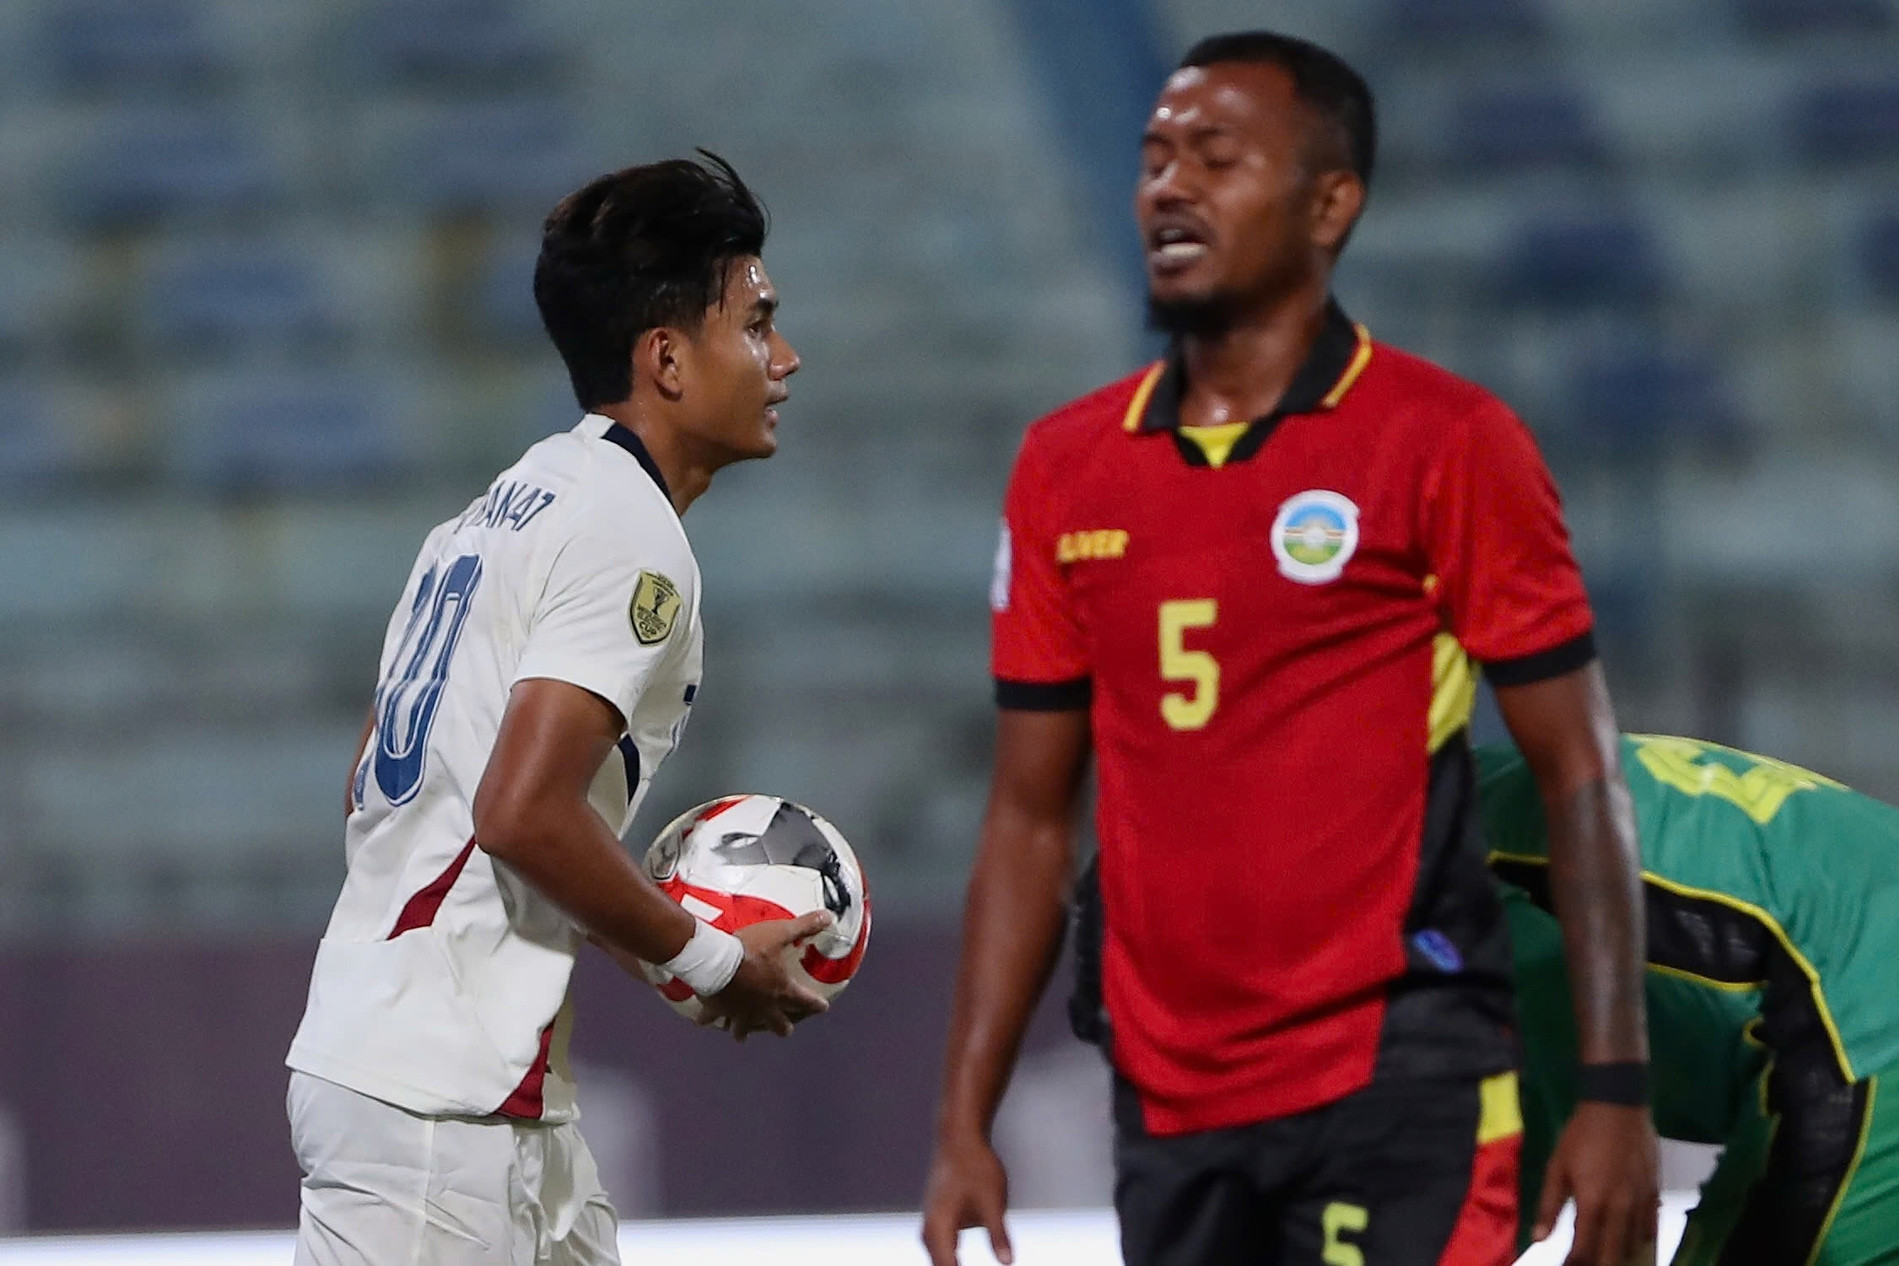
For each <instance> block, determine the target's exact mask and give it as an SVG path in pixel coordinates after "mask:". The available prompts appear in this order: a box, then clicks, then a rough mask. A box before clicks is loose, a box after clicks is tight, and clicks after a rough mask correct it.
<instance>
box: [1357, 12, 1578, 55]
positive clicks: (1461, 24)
mask: <svg viewBox="0 0 1899 1266" xmlns="http://www.w3.org/2000/svg"><path fill="white" fill-rule="evenodd" d="M1383 7H1384V13H1383V15H1382V18H1381V21H1382V23H1383V25H1384V26H1385V28H1386V29H1388V30H1393V31H1403V32H1404V33H1405V39H1406V41H1407V42H1415V43H1416V44H1424V45H1434V46H1438V47H1442V48H1445V49H1453V50H1462V49H1466V48H1468V47H1469V45H1470V44H1471V43H1473V42H1485V43H1505V44H1527V43H1531V42H1534V41H1537V40H1540V39H1542V38H1543V37H1544V36H1545V35H1546V34H1547V33H1548V30H1549V24H1548V22H1547V20H1546V19H1545V17H1544V14H1543V11H1542V9H1541V7H1540V6H1539V5H1538V4H1537V3H1536V0H1385V3H1384V6H1383Z"/></svg>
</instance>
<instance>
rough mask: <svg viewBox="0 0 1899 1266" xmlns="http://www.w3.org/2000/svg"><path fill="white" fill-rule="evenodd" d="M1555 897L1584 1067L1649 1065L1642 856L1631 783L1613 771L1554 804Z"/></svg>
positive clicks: (1547, 806)
mask: <svg viewBox="0 0 1899 1266" xmlns="http://www.w3.org/2000/svg"><path fill="white" fill-rule="evenodd" d="M1544 814H1545V818H1546V820H1547V822H1548V826H1549V855H1550V897H1551V900H1552V902H1553V903H1554V904H1555V907H1556V917H1557V919H1558V920H1559V921H1560V922H1561V924H1562V928H1563V951H1564V954H1565V957H1566V958H1567V959H1568V962H1569V979H1570V989H1571V994H1572V997H1573V998H1574V1000H1575V1008H1576V1033H1577V1039H1578V1053H1579V1055H1580V1056H1581V1059H1582V1062H1583V1063H1585V1064H1604V1063H1622V1062H1625V1061H1646V1060H1647V1059H1648V1028H1647V1022H1646V1018H1645V1016H1644V1003H1643V970H1644V969H1643V963H1644V961H1645V958H1646V955H1647V949H1646V944H1645V941H1646V936H1645V930H1644V924H1643V919H1642V882H1641V861H1640V853H1639V851H1638V849H1637V846H1636V834H1635V821H1634V811H1633V808H1632V807H1631V804H1630V801H1629V792H1628V788H1627V786H1626V785H1625V784H1624V783H1623V781H1622V776H1621V774H1620V772H1618V771H1617V770H1616V769H1615V768H1614V767H1613V766H1612V767H1611V768H1609V769H1608V770H1606V771H1604V772H1603V774H1602V775H1601V776H1599V777H1597V778H1594V779H1592V780H1589V781H1587V782H1585V783H1583V784H1582V785H1581V786H1579V787H1577V788H1576V789H1574V790H1573V791H1571V792H1569V793H1568V794H1567V795H1564V796H1559V797H1557V798H1556V802H1554V803H1552V802H1551V800H1549V799H1546V800H1545V802H1544Z"/></svg>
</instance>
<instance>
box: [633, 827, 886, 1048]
mask: <svg viewBox="0 0 1899 1266" xmlns="http://www.w3.org/2000/svg"><path fill="white" fill-rule="evenodd" d="M642 865H643V866H644V867H645V869H646V873H647V874H648V875H649V876H651V877H652V880H653V882H654V883H656V884H658V885H659V887H660V889H661V890H662V891H664V892H665V893H666V894H667V895H668V896H670V897H672V899H673V900H674V901H677V902H678V903H679V904H680V905H682V906H684V907H685V908H686V909H687V910H688V911H690V912H691V913H692V914H693V915H694V916H695V917H697V918H699V919H702V920H704V921H705V922H707V923H710V924H712V926H714V927H716V928H718V929H719V930H721V931H724V932H736V931H738V930H739V929H740V928H742V927H747V926H749V925H751V924H753V923H761V922H765V921H767V920H770V919H792V918H797V917H798V916H799V915H803V914H809V913H811V912H812V911H814V910H829V911H830V912H831V914H832V916H833V918H834V919H835V922H834V923H832V925H831V926H830V927H829V928H827V929H825V930H824V931H823V932H820V933H819V934H818V935H817V936H815V937H813V938H812V939H811V940H809V941H806V942H805V943H804V945H803V946H801V947H798V948H797V949H795V950H793V951H791V962H790V964H789V965H790V967H791V972H792V975H793V976H794V977H795V978H797V979H798V980H799V981H800V982H801V983H802V984H804V985H805V986H806V987H808V988H809V989H811V990H812V991H813V992H814V993H816V994H818V995H819V996H821V997H824V998H831V997H835V996H836V995H837V994H839V993H841V992H842V991H843V989H844V986H845V985H847V984H849V983H850V979H851V977H852V976H853V975H855V974H856V972H857V967H858V964H859V963H861V962H862V961H863V958H864V949H865V946H866V945H868V944H869V941H870V892H869V889H868V888H867V887H866V885H865V883H864V872H863V869H862V868H861V867H860V866H859V865H858V864H857V855H856V854H855V853H853V852H852V851H851V846H850V844H848V843H847V842H846V841H845V839H844V837H843V835H842V834H840V833H839V832H838V829H837V828H836V827H834V826H832V825H831V824H830V823H829V822H827V821H825V820H824V818H822V817H820V816H819V815H818V814H816V813H813V812H812V811H811V810H810V809H807V808H805V807H804V806H803V805H801V804H796V803H794V802H792V801H790V800H784V799H781V798H780V797H778V796H761V795H744V796H727V797H725V798H723V799H720V800H714V801H711V802H710V803H708V804H702V805H700V806H699V807H698V808H696V809H692V810H690V811H688V812H686V813H683V814H681V815H680V816H679V817H677V818H675V819H674V820H673V821H672V823H671V824H670V825H669V826H667V828H666V829H665V830H663V831H661V832H660V833H659V837H658V838H657V839H655V840H654V841H653V843H652V846H651V847H650V848H648V849H647V850H646V857H645V859H644V861H643V862H642ZM647 977H648V979H650V980H651V981H652V982H653V984H654V985H655V986H657V987H658V989H659V991H660V993H662V994H664V995H665V997H666V1001H667V1002H669V1003H670V1004H672V1008H673V1010H675V1011H678V1012H679V1013H680V1014H681V1015H684V1016H686V1017H687V1018H689V1019H693V1020H697V1019H698V1018H699V1016H700V1003H699V998H698V995H696V994H694V993H693V992H692V990H691V989H690V988H689V987H688V986H687V985H686V984H685V982H684V981H680V980H676V979H674V978H673V976H672V975H671V974H670V973H669V972H667V971H665V970H664V969H663V968H660V967H656V966H652V965H650V964H649V965H648V968H647Z"/></svg>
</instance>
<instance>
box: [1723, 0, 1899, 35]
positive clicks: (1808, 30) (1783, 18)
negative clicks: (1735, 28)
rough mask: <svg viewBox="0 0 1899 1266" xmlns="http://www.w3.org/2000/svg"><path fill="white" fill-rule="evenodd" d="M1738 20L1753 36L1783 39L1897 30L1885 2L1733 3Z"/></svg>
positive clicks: (1763, 0) (1774, 0) (1792, 0)
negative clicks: (1826, 33)
mask: <svg viewBox="0 0 1899 1266" xmlns="http://www.w3.org/2000/svg"><path fill="white" fill-rule="evenodd" d="M1733 3H1734V16H1735V19H1736V20H1737V21H1738V22H1739V23H1740V25H1741V28H1742V29H1743V30H1745V31H1747V32H1748V33H1749V34H1752V35H1760V36H1767V37H1770V38H1780V37H1784V36H1798V35H1813V34H1818V33H1822V32H1845V33H1852V34H1871V33H1876V32H1880V31H1890V30H1891V29H1892V28H1893V15H1892V10H1891V9H1889V8H1887V7H1886V5H1884V4H1883V3H1881V0H1733Z"/></svg>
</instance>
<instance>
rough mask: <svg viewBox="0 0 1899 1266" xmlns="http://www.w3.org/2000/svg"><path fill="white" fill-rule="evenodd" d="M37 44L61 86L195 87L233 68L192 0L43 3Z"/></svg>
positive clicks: (113, 89) (115, 88) (115, 89)
mask: <svg viewBox="0 0 1899 1266" xmlns="http://www.w3.org/2000/svg"><path fill="white" fill-rule="evenodd" d="M44 47H45V52H46V57H47V61H48V66H47V69H48V70H49V71H50V72H51V75H52V77H53V79H54V81H55V82H56V83H58V84H60V85H61V86H63V87H68V88H77V89H87V90H104V91H108V92H119V91H123V90H127V89H149V88H162V89H177V90H184V89H192V88H202V87H203V86H205V85H206V84H207V83H209V82H211V81H212V80H215V79H217V78H218V77H220V76H221V75H224V74H225V73H227V72H229V71H230V70H231V68H232V67H231V58H230V56H229V54H228V52H227V50H226V49H225V48H224V47H223V46H222V45H221V44H220V42H219V40H218V39H217V36H216V34H215V32H214V28H213V27H212V26H211V24H210V23H208V22H207V21H206V15H205V14H204V13H203V12H202V11H201V9H200V6H199V5H197V4H196V3H193V2H192V0H67V2H66V3H62V4H58V5H54V6H52V7H50V8H48V9H47V11H46V14H45V44H44Z"/></svg>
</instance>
